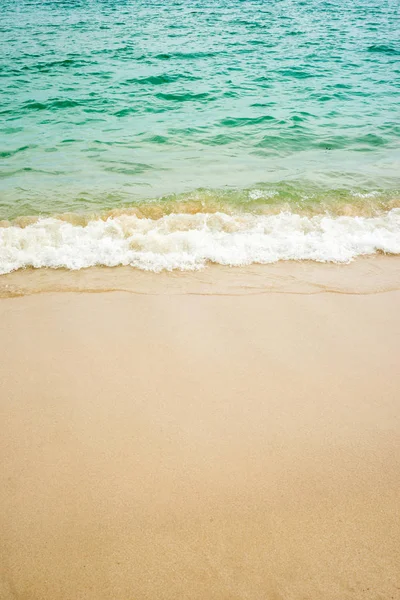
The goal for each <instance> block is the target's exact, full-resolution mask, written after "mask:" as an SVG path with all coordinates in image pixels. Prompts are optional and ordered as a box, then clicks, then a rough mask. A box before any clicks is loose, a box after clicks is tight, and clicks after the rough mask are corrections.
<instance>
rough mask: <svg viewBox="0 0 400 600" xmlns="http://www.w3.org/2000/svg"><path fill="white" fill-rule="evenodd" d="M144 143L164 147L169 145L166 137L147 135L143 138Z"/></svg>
mask: <svg viewBox="0 0 400 600" xmlns="http://www.w3.org/2000/svg"><path fill="white" fill-rule="evenodd" d="M142 140H143V141H144V142H148V143H150V144H157V145H160V146H163V145H165V144H168V138H167V137H166V136H165V135H157V134H156V135H146V136H144V137H143V138H142Z"/></svg>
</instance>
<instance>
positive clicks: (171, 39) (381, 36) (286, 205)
mask: <svg viewBox="0 0 400 600" xmlns="http://www.w3.org/2000/svg"><path fill="white" fill-rule="evenodd" d="M399 25H400V20H399V5H398V2H397V1H392V0H383V1H381V0H355V2H351V3H348V2H344V0H341V1H339V2H336V3H333V2H326V1H322V0H311V1H309V2H303V1H299V0H297V1H294V0H282V1H280V2H261V1H248V2H244V1H239V0H230V1H229V2H228V1H226V0H214V1H209V2H206V1H204V0H198V1H194V2H190V3H188V2H183V1H181V2H173V1H167V2H163V3H153V2H152V3H150V2H147V1H145V0H118V1H117V0H91V1H88V0H85V1H83V0H81V1H79V0H74V1H72V0H68V1H67V0H62V1H57V2H55V1H51V0H48V1H47V2H42V1H39V0H20V1H19V2H18V3H17V2H15V1H13V0H3V2H2V3H1V6H0V36H1V52H0V76H1V86H0V139H1V146H0V220H3V227H2V228H0V263H1V267H2V271H3V272H4V271H7V270H9V269H12V268H18V267H19V266H24V265H30V264H36V263H38V264H39V263H40V264H45V265H46V264H47V265H49V266H50V265H52V266H62V265H65V264H67V262H68V261H67V259H66V258H65V253H64V254H63V252H62V247H63V245H65V243H66V241H65V237H63V234H61V233H59V235H58V237H57V236H56V237H55V236H54V235H53V234H52V233H51V232H50V230H49V229H48V227H49V225H48V221H46V222H45V223H44V224H43V229H45V230H46V233H45V235H44V236H43V239H42V240H41V243H42V244H44V246H46V247H47V249H46V248H45V247H44V246H42V247H41V248H40V249H38V248H37V247H36V246H32V244H31V241H32V239H33V238H29V240H28V241H27V242H26V244H27V246H28V250H29V249H30V250H31V251H32V252H31V254H29V252H28V250H27V251H26V252H25V254H24V251H25V250H24V247H23V244H22V247H21V243H22V242H21V236H22V237H23V236H24V235H25V236H26V235H28V234H27V231H28V232H30V233H31V234H32V236H33V237H34V238H35V236H36V233H35V230H34V229H32V227H33V228H35V227H36V228H37V224H35V223H33V224H32V223H31V222H30V221H29V220H28V222H24V221H23V220H21V217H26V216H34V215H36V216H37V215H40V216H43V217H47V216H55V215H62V214H64V213H69V216H68V217H65V216H63V221H60V222H59V223H58V225H57V226H56V228H58V230H59V231H60V230H61V229H62V227H61V225H62V223H64V222H65V220H67V221H69V223H70V224H72V226H73V227H74V228H75V229H76V231H75V232H74V235H76V236H77V237H78V238H79V239H81V238H82V236H84V237H85V236H86V238H85V239H86V242H87V243H89V245H90V244H91V245H92V246H93V243H92V242H93V240H91V238H90V237H87V236H88V235H89V233H90V231H91V230H92V229H93V226H90V227H91V230H90V228H89V229H88V222H89V223H91V222H94V223H95V224H97V225H96V227H97V229H101V227H102V226H101V224H100V221H101V222H104V221H105V220H106V219H107V218H108V219H112V220H113V219H114V220H115V218H117V219H121V214H122V217H123V216H124V214H125V213H126V215H127V217H129V218H131V221H132V211H134V212H135V216H136V217H137V216H138V217H140V218H143V217H145V218H149V219H151V220H152V221H156V224H155V225H154V226H153V225H150V226H149V228H148V229H149V230H152V231H154V230H157V231H158V232H159V231H160V228H162V227H163V223H164V221H165V218H166V217H167V216H168V215H169V214H170V213H178V214H180V215H182V217H183V218H184V215H186V214H188V213H189V214H191V213H199V212H200V213H205V214H213V213H221V214H222V217H221V219H223V220H225V221H226V220H227V219H229V218H231V219H234V220H235V222H236V221H238V219H239V220H240V219H243V218H244V217H243V213H245V218H247V220H248V221H249V220H251V219H252V218H253V216H254V215H256V216H257V218H258V219H259V222H258V224H257V226H256V228H257V227H261V228H262V227H263V222H264V221H262V219H264V220H265V218H266V216H271V215H274V216H275V215H280V214H282V213H287V212H289V213H295V214H296V215H297V214H300V215H301V216H302V217H304V218H305V219H308V220H309V222H308V223H306V224H305V225H304V223H305V222H304V220H303V221H301V220H297V221H296V222H297V223H302V226H301V228H300V229H299V230H296V232H295V237H294V238H291V239H292V241H293V240H294V241H295V239H296V236H297V237H298V236H299V235H300V237H301V236H302V235H303V234H304V233H306V234H307V232H308V231H309V230H310V228H311V229H313V227H314V225H315V216H316V215H317V216H318V215H321V214H326V213H329V215H330V216H331V217H332V219H336V218H337V217H340V218H341V217H343V216H345V217H352V218H358V217H362V218H363V219H376V218H378V219H381V220H380V221H379V223H380V225H379V228H378V227H377V228H374V226H375V224H376V223H377V222H375V221H368V222H367V224H364V225H363V226H362V227H361V229H362V232H363V234H362V235H363V236H364V238H365V235H366V234H365V232H366V231H368V232H369V233H368V235H369V239H368V242H365V239H364V238H363V240H361V239H359V238H357V240H355V242H354V244H353V246H352V248H353V250H352V249H351V248H349V247H346V248H344V249H343V244H344V243H345V242H344V241H343V239H341V238H340V236H339V237H337V236H336V237H335V236H334V237H335V244H336V246H335V248H334V251H332V252H331V253H330V254H329V253H327V252H326V243H325V242H326V240H325V241H324V244H323V245H321V248H319V249H317V252H316V254H315V258H316V259H317V260H337V259H338V256H342V257H346V260H347V259H351V258H352V257H353V256H356V255H358V254H362V253H365V251H366V250H368V252H370V251H372V252H373V251H376V250H381V251H383V252H392V253H397V252H398V248H399V245H400V239H399V236H400V232H399V231H398V213H397V212H396V210H397V208H398V206H399V198H400V175H399V174H400V143H399V142H400V125H399V123H400V102H399V87H400V38H399V34H398V32H399V30H400V27H399ZM110 211H111V212H110ZM390 211H392V212H390ZM393 211H394V212H393ZM116 212H117V213H118V214H117V215H116ZM71 213H72V214H71ZM82 214H83V215H85V216H84V217H82V216H78V215H82ZM246 215H247V216H246ZM100 217H101V218H100ZM275 218H276V219H278V220H279V222H282V223H283V222H287V220H286V221H285V219H284V218H283V217H282V216H281V217H279V218H278V217H275ZM15 219H17V220H16V221H15V222H14V223H10V221H12V220H15ZM82 219H83V221H84V222H82ZM160 219H161V221H160ZM162 219H164V221H162ZM260 219H261V220H260ZM310 219H314V221H310ZM382 219H383V221H382ZM125 220H126V219H125ZM278 220H276V223H278ZM181 221H182V218H181ZM292 221H293V219H292ZM132 222H133V221H132ZM202 222H205V223H210V220H209V218H208V217H204V218H203V221H202ZM383 222H384V223H385V224H384V226H383V225H382V223H383ZM134 223H135V227H137V228H139V229H143V223H142V224H139V225H137V222H136V221H134ZM252 223H253V222H252ZM313 223H314V225H313ZM388 223H390V224H389V225H388ZM114 224H115V223H114ZM10 225H11V228H12V229H13V233H12V234H11V232H8V234H6V233H5V231H6V230H7V229H9V227H10ZM22 225H23V226H26V225H27V226H28V228H31V229H28V230H27V227H25V233H22V230H20V228H21V226H22ZM117 225H118V223H117ZM253 225H254V223H253ZM253 225H252V228H253V229H254V227H253ZM353 225H354V227H353ZM353 225H352V226H351V228H352V230H354V231H356V232H358V231H359V227H358V224H357V222H356V221H353ZM304 226H305V230H306V231H305V230H304ZM335 226H336V225H335ZM371 226H373V231H372V232H371ZM382 226H383V227H384V231H383V233H382ZM51 227H53V226H51ZM79 227H80V228H81V229H79V230H78V229H77V228H79ZM82 227H84V229H83V230H82ZM180 227H181V226H180V225H179V227H178V229H179V228H180ZM235 227H236V225H235V226H234V228H235ZM46 228H47V229H46ZM50 229H51V228H50ZM109 229H110V228H109ZM198 229H199V227H198V222H197V224H196V226H195V228H194V231H192V232H191V234H192V235H191V238H193V236H194V235H196V231H197V230H198ZM17 230H18V231H17ZM318 231H319V230H318ZM64 233H65V227H64ZM136 233H137V231H136ZM228 233H229V232H228ZM281 233H282V232H279V235H280V234H281ZM247 234H248V231H247V230H246V235H247ZM6 235H8V237H5V236H6ZM263 235H264V238H263V239H262V240H261V246H259V247H257V248H256V250H255V252H253V254H252V253H251V252H247V254H246V257H245V258H244V259H243V260H244V262H246V261H247V262H248V261H250V262H251V261H253V260H254V261H257V260H264V259H263V258H262V256H261V255H262V249H263V248H265V246H266V245H268V243H269V240H268V239H267V238H266V237H265V236H266V235H271V234H270V233H269V234H266V233H264V234H263ZM318 235H319V234H318ZM107 236H108V237H107ZM36 237H37V236H36ZM106 237H107V240H108V242H107V243H110V244H111V246H112V250H111V251H110V252H111V254H113V253H114V254H115V252H116V251H117V249H116V247H115V245H113V243H112V240H113V239H114V238H115V236H114V238H113V237H112V236H111V237H110V235H108V234H107V233H106ZM117 237H118V236H117ZM206 237H207V236H206ZM208 237H209V236H208ZM211 237H213V239H214V238H215V236H214V230H212V236H211ZM388 237H390V243H388ZM228 239H229V241H228V242H227V247H230V248H232V249H233V250H234V251H235V253H236V255H237V252H236V250H237V244H238V242H237V239H236V240H235V239H233V238H232V237H229V238H228ZM35 240H36V238H35ZM240 240H241V241H243V242H244V243H247V242H246V241H245V240H244V238H240ZM153 241H154V240H153ZM171 241H172V239H171V238H169V239H168V242H167V243H165V244H164V246H163V247H162V248H161V245H160V243H158V242H157V244H156V245H157V248H158V249H157V250H156V251H155V250H154V247H153V246H152V244H151V243H150V242H151V240H150V241H149V240H146V243H145V244H144V246H145V247H148V246H149V247H151V248H152V249H151V250H150V252H152V253H153V254H154V252H155V254H157V256H156V257H155V258H154V257H152V256H150V254H148V252H147V250H145V251H146V252H147V255H146V257H145V258H144V259H143V260H142V258H143V257H139V258H138V257H137V256H136V257H135V259H134V260H133V261H131V262H129V261H128V259H127V255H125V258H124V259H123V261H122V263H121V264H126V263H127V262H128V263H129V264H139V263H140V264H142V265H143V264H144V263H145V262H146V263H147V264H149V265H150V267H149V268H152V269H154V270H157V269H158V266H157V265H159V264H161V263H162V262H163V260H164V258H163V255H164V254H165V253H167V254H171V251H173V249H172V250H171V244H170V242H171ZM314 241H315V240H314ZM86 242H85V244H86ZM253 242H254V236H253V238H252V242H251V243H253ZM35 243H36V242H35ZM68 243H69V242H68ZM68 243H67V245H68ZM213 243H214V242H213ZM218 243H219V242H218ZM284 243H286V242H284ZM189 245H190V244H189ZM200 245H201V244H200ZM242 245H243V244H242ZM172 246H173V244H172ZM239 246H240V243H239ZM289 246H290V243H289ZM322 246H324V247H322ZM86 247H87V244H86V245H85V248H86ZM60 248H61V250H60ZM160 248H161V249H160ZM196 248H197V249H196V252H197V250H198V246H196ZM64 249H65V250H67V248H64ZM186 249H187V248H186ZM130 250H131V251H132V250H133V251H139V250H137V248H136V250H135V248H133V249H132V248H130ZM142 250H143V248H142V249H141V250H140V251H142ZM289 250H290V248H289ZM114 251H115V252H114ZM187 251H188V252H189V253H190V252H191V249H190V248H189V249H187ZM21 252H22V254H21ZM15 253H17V254H18V257H17V258H15ZM32 253H33V254H32ZM49 253H50V254H52V258H49ZM55 254H57V255H58V256H59V257H61V258H59V260H58V262H57V261H54V255H55ZM200 254H201V255H202V256H203V255H204V256H207V258H206V259H204V260H205V261H207V260H214V258H215V259H216V260H217V262H218V261H219V258H218V256H219V255H218V252H214V251H210V249H208V250H207V249H206V248H205V247H204V248H202V249H201V252H200ZM225 254H226V256H225V259H224V261H225V262H224V264H238V260H237V259H234V257H233V254H232V261H230V256H231V255H230V254H229V252H227V253H225ZM292 254H293V252H292V253H290V251H288V248H284V249H283V251H282V252H281V253H280V254H279V253H278V255H276V256H277V257H278V258H277V259H279V258H285V256H287V255H290V256H291V258H293V257H297V258H305V257H309V254H310V251H309V249H308V250H307V251H305V252H303V251H302V250H301V248H300V250H299V249H298V248H297V247H296V251H295V252H294V254H295V255H296V256H292ZM160 255H162V256H161V259H160ZM211 255H213V256H214V258H210V259H209V258H208V257H209V256H211ZM39 256H40V257H42V258H41V259H40V260H39V258H38V257H39ZM107 256H108V259H109V258H110V254H107ZM196 256H197V255H196ZM196 256H190V257H189V262H193V261H194V262H196V260H197V258H196ZM260 256H261V258H260ZM257 257H258V258H257ZM271 257H272V254H271V253H269V254H268V260H270V259H271ZM169 258H171V257H168V260H164V262H165V264H166V265H172V263H174V261H172V262H171V261H170V260H169ZM108 259H107V260H108ZM153 259H154V260H153ZM74 260H75V259H74ZM107 260H105V259H104V258H102V257H101V256H100V255H96V253H95V252H94V254H93V253H92V255H91V258H90V260H89V262H90V264H92V263H93V264H108V263H107ZM185 260H186V258H185ZM185 260H181V261H180V262H179V261H178V263H179V264H178V263H176V265H177V266H178V268H186V267H185V266H184V263H185ZM204 260H203V258H202V259H201V261H200V262H202V264H203V263H204ZM35 261H36V263H35ZM124 261H125V262H124ZM160 261H161V262H160ZM72 262H74V261H72ZM75 262H76V261H75ZM108 262H112V260H111V259H110V260H108ZM186 262H187V261H186ZM239 262H240V261H239ZM242 262H243V261H242ZM71 264H72V263H71ZM174 264H175V263H174ZM185 264H186V263H185ZM171 268H172V267H171Z"/></svg>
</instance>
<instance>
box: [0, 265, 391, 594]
mask: <svg viewBox="0 0 400 600" xmlns="http://www.w3.org/2000/svg"><path fill="white" fill-rule="evenodd" d="M375 260H376V262H375ZM394 260H395V259H394ZM361 262H362V263H363V273H364V274H365V273H368V272H369V273H370V280H371V281H372V280H373V278H374V277H373V276H374V273H375V275H376V273H378V275H379V273H381V274H382V273H383V274H384V273H386V275H387V278H386V279H385V278H384V277H383V275H381V276H382V281H381V283H382V282H385V285H386V288H387V283H388V281H391V282H392V284H393V283H394V282H395V281H397V282H398V279H397V278H396V273H398V271H397V266H395V265H394V263H393V264H392V259H391V258H389V257H386V258H385V257H383V258H382V257H380V258H376V259H374V261H373V264H372V265H371V263H370V262H369V261H367V260H366V261H365V262H363V261H361ZM378 265H379V267H378ZM385 265H386V266H385ZM389 265H390V266H389ZM322 266H323V267H326V265H325V266H324V265H322ZM364 267H365V268H364ZM356 268H357V269H358V268H359V267H357V266H356ZM386 269H387V272H386ZM327 270H328V271H329V270H330V271H332V273H334V272H335V273H336V272H337V279H338V280H341V281H342V287H346V286H348V285H349V284H350V283H351V284H352V285H353V286H355V285H357V284H360V283H361V282H362V277H361V278H360V277H356V279H355V281H353V276H354V273H355V271H351V273H349V274H348V278H347V276H344V275H343V274H344V273H345V271H343V267H341V268H340V269H339V270H338V271H337V270H336V269H335V268H333V269H327ZM233 271H234V270H233ZM278 271H279V272H281V274H283V272H285V277H284V282H285V285H287V284H288V282H290V281H291V279H290V277H291V276H292V274H291V273H290V269H289V272H286V271H285V268H284V269H283V270H282V269H277V270H274V271H273V273H272V271H270V279H269V280H268V281H272V280H273V276H274V277H275V276H276V275H277V272H278ZM306 271H307V269H306ZM312 272H313V273H314V276H315V271H314V269H312ZM323 272H324V276H325V273H326V269H323ZM262 273H264V274H265V271H264V270H262ZM307 273H308V275H310V272H308V271H307ZM321 273H322V271H321ZM26 274H27V273H22V274H20V275H26ZM34 274H35V277H38V278H39V279H40V276H44V277H46V274H45V273H42V274H41V273H40V272H35V273H34ZM47 274H48V273H47ZM50 275H54V273H50ZM58 275H60V273H59V274H58ZM92 275H93V276H94V275H95V274H92ZM103 275H104V273H103ZM169 275H170V274H169ZM180 275H184V277H183V279H182V278H181V279H180ZM192 275H193V274H192ZM228 275H229V273H228ZM118 276H119V274H118ZM124 276H126V274H124ZM202 276H203V277H205V280H201V277H200V274H198V277H199V278H198V279H196V280H195V281H193V280H191V279H190V277H189V278H188V274H179V275H178V274H177V275H176V276H174V275H172V276H171V277H166V278H165V282H167V281H168V282H170V284H169V285H165V286H164V285H161V284H162V281H164V280H163V278H162V277H161V279H159V280H158V281H159V284H158V288H153V291H151V285H154V278H152V277H150V278H149V279H148V280H146V281H147V283H146V285H147V288H146V289H147V291H146V293H144V294H143V293H142V294H141V293H136V294H135V293H126V292H113V293H96V294H88V293H42V294H35V295H30V296H29V295H26V296H25V297H19V298H3V299H1V300H0V334H1V340H2V344H1V345H0V381H1V394H0V409H1V415H2V422H3V434H2V436H1V441H0V452H1V455H2V457H3V470H2V481H1V491H0V513H1V515H2V516H1V527H0V533H1V539H2V543H1V548H0V562H1V564H2V573H1V577H0V597H1V598H4V599H5V600H8V599H10V600H12V599H14V598H20V597H27V598H29V599H32V600H33V599H35V600H36V599H38V600H39V599H40V600H67V599H70V598H75V599H79V598H82V599H83V598H85V600H103V599H104V600H109V599H110V598H113V599H114V600H126V598H128V597H135V598H138V599H153V598H164V599H168V600H169V599H171V600H172V599H175V598H190V599H199V600H200V599H201V600H203V599H204V598H210V599H212V598H215V599H216V600H217V599H218V600H219V599H221V598H226V599H229V600H230V599H232V600H235V599H239V598H248V599H250V600H260V599H261V598H265V599H267V598H268V599H271V598H274V599H276V600H286V599H287V600H289V599H295V600H297V599H300V598H304V597H310V598H313V599H319V598H321V600H322V599H323V600H337V598H342V599H344V600H347V599H349V600H350V599H352V600H354V599H356V600H375V599H376V598H377V597H382V598H396V597H397V595H398V593H399V589H400V579H399V573H398V564H399V562H400V550H399V548H400V544H399V540H400V524H399V519H398V498H399V494H400V461H399V456H400V452H399V450H400V444H399V439H400V435H399V434H400V419H399V410H398V407H399V400H398V398H399V389H400V372H399V369H398V356H399V350H400V341H399V340H400V316H399V311H398V306H399V300H400V291H399V290H395V291H390V290H388V289H386V290H385V293H375V292H372V293H366V294H363V293H359V294H352V293H350V294H348V293H342V292H341V293H338V292H335V291H331V292H330V293H315V292H314V293H312V292H311V293H310V292H306V293H304V292H303V293H302V292H300V293H298V292H296V293H290V291H289V292H287V293H268V291H266V290H265V281H264V280H263V281H262V282H260V281H259V279H260V271H258V270H257V269H255V270H252V269H250V271H249V272H242V273H241V275H240V277H239V280H240V284H242V283H243V281H244V280H245V279H246V278H249V277H250V279H248V281H249V287H248V289H246V290H245V293H244V295H243V294H241V295H238V294H237V292H238V288H237V287H235V285H238V276H239V273H237V272H236V273H232V272H230V275H229V277H230V278H229V277H228V276H227V275H226V274H225V270H224V269H219V268H217V269H216V270H214V269H213V268H211V269H210V270H209V275H208V276H207V274H206V272H205V271H204V272H203V273H202ZM282 276H283V275H282ZM154 277H160V276H159V275H156V276H154ZM207 277H208V278H207ZM226 277H227V279H226ZM210 278H211V279H210ZM213 278H215V280H216V281H217V280H218V278H220V281H221V285H220V288H218V289H216V293H215V294H209V293H208V294H207V293H196V292H193V291H190V289H189V288H191V286H194V284H196V286H197V287H198V288H199V286H200V287H201V285H202V286H203V287H205V288H210V286H211V287H213V286H215V285H216V284H215V282H214V283H212V281H213ZM224 278H225V279H224ZM232 278H233V279H232ZM261 279H263V276H262V277H261ZM378 279H379V277H378ZM228 280H229V285H230V286H231V293H228V294H227V293H224V294H222V293H220V294H219V292H221V290H222V288H224V289H225V292H226V289H227V283H228ZM138 281H139V280H138ZM210 281H211V283H210ZM257 281H259V285H262V286H263V289H264V291H263V292H262V293H260V291H259V289H256V291H255V292H254V285H253V284H254V283H255V282H257ZM346 281H347V283H346ZM149 282H150V283H151V285H150V283H149ZM142 283H143V281H142ZM314 283H315V281H314ZM331 283H332V282H331ZM138 285H139V284H138ZM295 285H296V286H298V281H295ZM302 285H304V282H303V284H302ZM307 285H309V282H308V284H307ZM160 286H161V287H160ZM174 286H175V287H174ZM191 289H194V288H191Z"/></svg>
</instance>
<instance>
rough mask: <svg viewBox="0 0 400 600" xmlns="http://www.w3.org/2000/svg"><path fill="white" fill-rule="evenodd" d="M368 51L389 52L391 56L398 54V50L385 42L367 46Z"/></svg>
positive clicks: (399, 52)
mask: <svg viewBox="0 0 400 600" xmlns="http://www.w3.org/2000/svg"><path fill="white" fill-rule="evenodd" d="M367 51H368V52H376V53H378V54H389V55H393V56H398V55H400V50H398V49H397V48H393V46H386V45H385V44H374V45H372V46H369V47H368V48H367Z"/></svg>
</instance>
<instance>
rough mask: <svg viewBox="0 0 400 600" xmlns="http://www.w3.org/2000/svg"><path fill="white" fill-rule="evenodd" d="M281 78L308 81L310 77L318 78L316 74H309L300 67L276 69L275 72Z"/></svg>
mask: <svg viewBox="0 0 400 600" xmlns="http://www.w3.org/2000/svg"><path fill="white" fill-rule="evenodd" d="M276 72H277V73H278V74H279V75H282V76H283V77H294V78H295V79H310V78H311V77H318V76H319V75H318V73H311V72H310V71H306V70H305V69H302V68H300V67H291V68H290V69H278V70H277V71H276Z"/></svg>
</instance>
